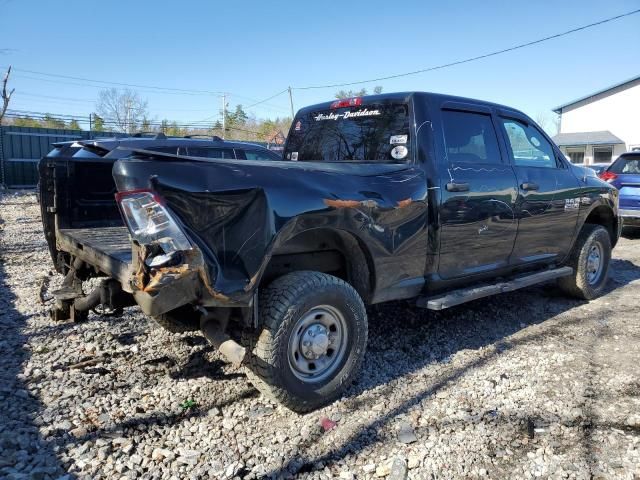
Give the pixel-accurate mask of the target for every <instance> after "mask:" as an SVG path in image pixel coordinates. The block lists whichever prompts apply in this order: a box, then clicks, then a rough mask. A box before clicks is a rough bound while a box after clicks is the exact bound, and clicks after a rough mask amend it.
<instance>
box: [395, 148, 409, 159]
mask: <svg viewBox="0 0 640 480" xmlns="http://www.w3.org/2000/svg"><path fill="white" fill-rule="evenodd" d="M408 153H409V150H407V147H405V146H404V145H398V146H397V147H393V148H392V149H391V156H392V157H393V158H394V159H396V160H402V159H403V158H404V157H406V156H407V154H408Z"/></svg>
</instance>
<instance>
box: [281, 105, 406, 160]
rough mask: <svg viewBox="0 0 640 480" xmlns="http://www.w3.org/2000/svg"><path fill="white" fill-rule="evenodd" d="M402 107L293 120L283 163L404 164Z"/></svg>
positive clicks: (317, 114) (354, 108) (374, 107)
mask: <svg viewBox="0 0 640 480" xmlns="http://www.w3.org/2000/svg"><path fill="white" fill-rule="evenodd" d="M409 126H410V121H409V106H408V105H407V104H406V103H384V104H383V103H381V104H370V105H356V106H350V107H346V108H335V109H328V110H319V111H310V112H307V113H304V114H301V115H298V117H296V119H295V121H294V122H293V125H292V126H291V131H290V133H289V139H288V141H287V147H286V149H285V152H284V159H285V160H297V161H301V162H306V161H322V162H380V163H382V162H406V161H408V160H409V159H410V158H411V141H410V128H409Z"/></svg>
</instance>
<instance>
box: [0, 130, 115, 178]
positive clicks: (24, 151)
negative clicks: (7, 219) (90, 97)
mask: <svg viewBox="0 0 640 480" xmlns="http://www.w3.org/2000/svg"><path fill="white" fill-rule="evenodd" d="M90 134H93V135H94V136H95V135H96V132H86V131H83V130H59V129H55V128H28V127H14V126H5V127H0V184H2V185H5V186H7V187H9V188H33V187H35V186H36V184H37V183H38V174H37V170H38V162H39V161H40V159H41V158H42V157H44V156H45V155H46V154H47V153H49V152H50V151H51V149H52V148H53V147H52V145H51V144H52V143H55V142H69V141H73V140H83V139H88V138H90V136H89V135H90ZM98 135H101V136H104V135H105V133H104V132H101V133H100V134H98Z"/></svg>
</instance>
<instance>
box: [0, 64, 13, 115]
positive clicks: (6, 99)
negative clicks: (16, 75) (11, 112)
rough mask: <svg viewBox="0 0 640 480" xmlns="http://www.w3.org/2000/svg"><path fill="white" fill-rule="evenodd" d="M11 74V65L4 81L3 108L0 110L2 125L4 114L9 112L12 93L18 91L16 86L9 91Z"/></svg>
mask: <svg viewBox="0 0 640 480" xmlns="http://www.w3.org/2000/svg"><path fill="white" fill-rule="evenodd" d="M10 74H11V66H9V68H8V69H7V73H6V74H5V76H4V80H3V81H2V110H0V125H2V120H3V119H4V114H5V113H7V108H9V101H10V100H11V95H13V92H15V91H16V89H15V88H13V89H11V91H10V92H9V93H7V83H9V75H10Z"/></svg>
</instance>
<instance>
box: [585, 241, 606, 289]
mask: <svg viewBox="0 0 640 480" xmlns="http://www.w3.org/2000/svg"><path fill="white" fill-rule="evenodd" d="M603 266H604V262H603V261H602V246H601V245H600V243H599V242H595V243H593V244H592V245H591V246H590V247H589V252H588V253H587V281H588V282H589V285H593V284H595V283H598V280H600V276H601V275H602V268H603Z"/></svg>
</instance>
